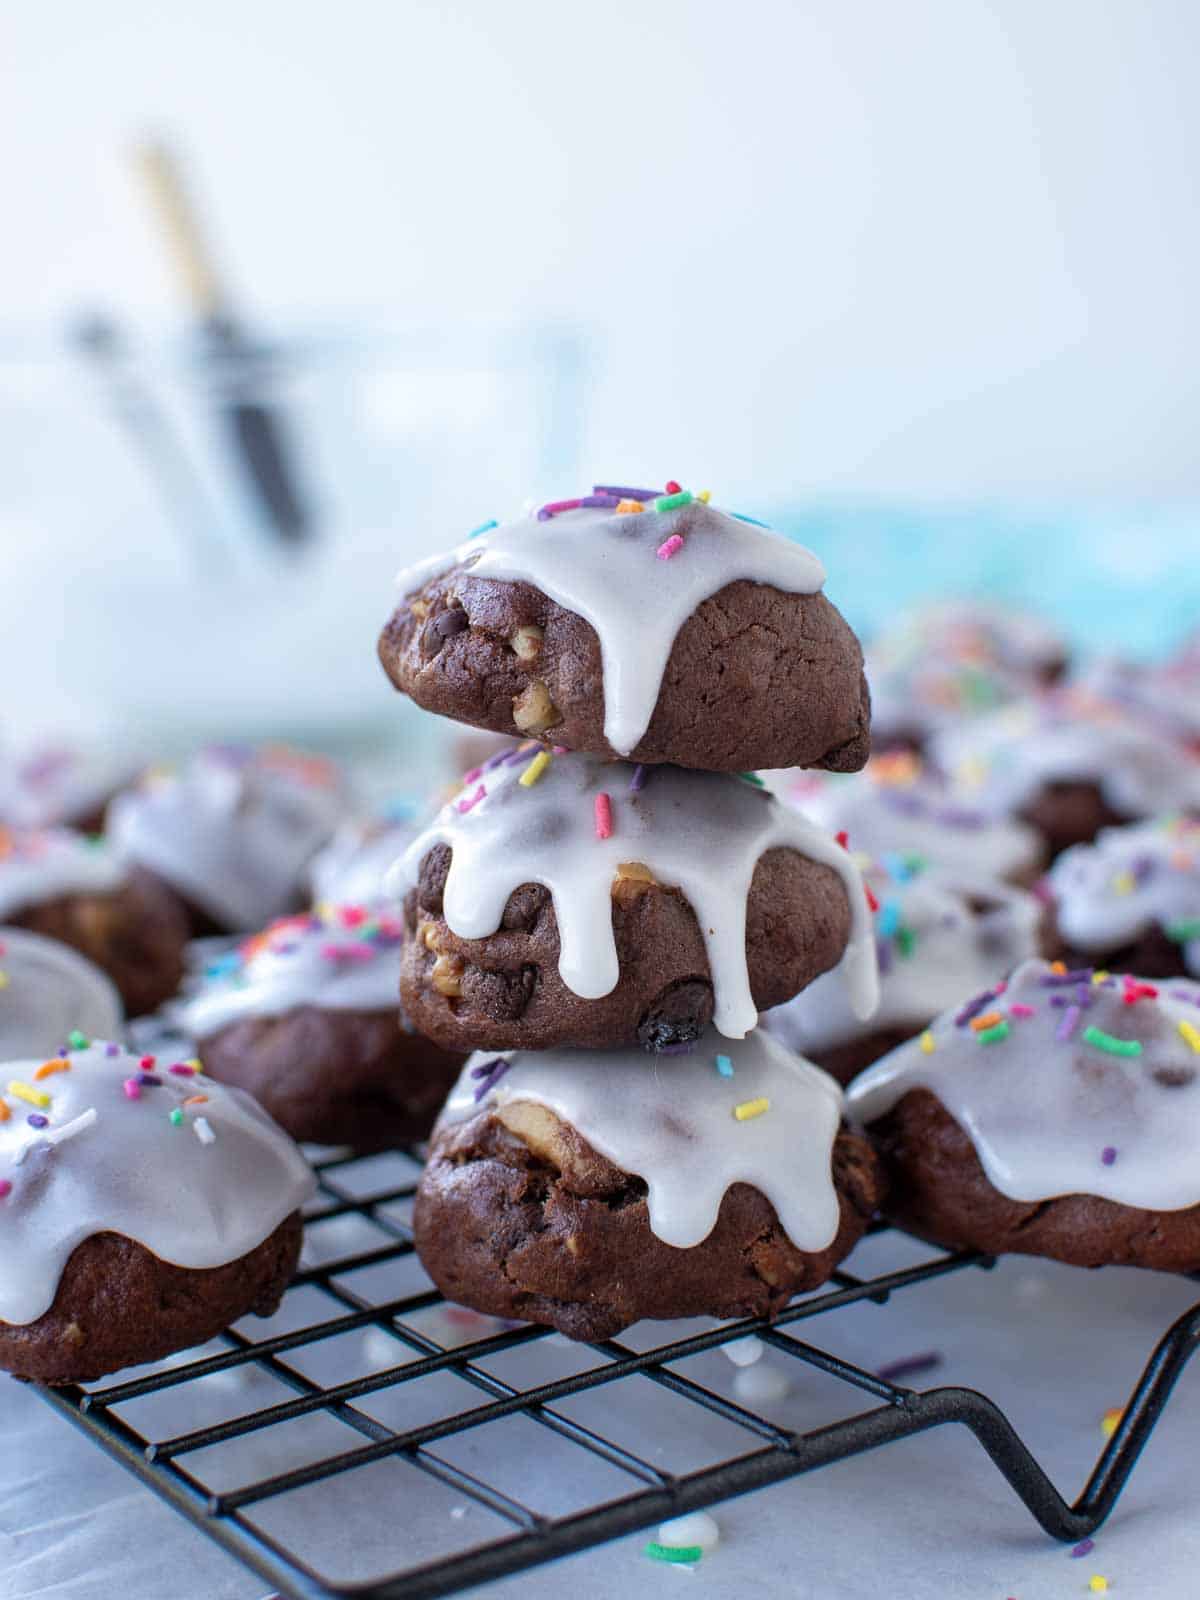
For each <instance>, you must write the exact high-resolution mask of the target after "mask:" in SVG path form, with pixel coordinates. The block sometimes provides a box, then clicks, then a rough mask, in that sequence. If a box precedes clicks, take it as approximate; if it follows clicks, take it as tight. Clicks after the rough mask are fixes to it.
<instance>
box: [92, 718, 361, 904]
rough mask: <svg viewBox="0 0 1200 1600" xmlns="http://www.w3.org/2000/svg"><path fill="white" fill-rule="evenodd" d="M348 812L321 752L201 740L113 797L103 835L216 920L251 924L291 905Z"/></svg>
mask: <svg viewBox="0 0 1200 1600" xmlns="http://www.w3.org/2000/svg"><path fill="white" fill-rule="evenodd" d="M347 808H348V796H347V793H346V787H345V784H344V781H343V779H342V776H341V774H340V772H339V770H338V769H337V767H335V766H334V765H333V764H332V763H331V762H329V761H326V760H324V759H323V758H321V757H319V756H309V755H304V754H302V753H301V752H299V751H296V750H291V749H288V748H286V747H284V746H282V745H262V746H259V747H257V748H252V747H250V746H246V745H209V746H207V747H205V748H204V749H202V750H199V751H197V753H196V754H195V755H194V756H193V757H192V758H191V760H190V761H189V762H188V763H187V764H186V766H184V767H182V768H180V769H179V770H167V771H161V770H156V771H152V772H149V773H147V774H146V775H145V777H144V778H143V779H142V780H141V782H140V783H139V785H138V786H137V787H136V788H134V789H130V790H127V791H126V792H125V793H124V794H120V795H118V796H117V798H116V799H115V800H114V801H113V803H112V805H111V806H110V807H109V812H108V832H109V837H110V838H111V840H112V842H113V845H114V846H115V848H116V849H118V850H119V851H120V852H121V853H122V854H123V855H124V856H125V857H126V858H127V859H128V860H131V861H136V862H137V863H138V864H139V865H141V866H144V867H148V868H149V869H150V870H151V871H152V872H155V873H157V874H158V876H159V877H161V878H164V879H166V881H167V882H168V883H170V884H171V885H172V886H173V887H174V888H175V889H176V890H177V891H178V892H179V893H180V894H181V895H183V896H184V897H185V898H186V899H188V900H190V901H192V903H193V904H195V905H197V906H199V907H200V908H201V909H202V910H204V911H206V912H207V913H208V914H209V915H210V916H212V917H213V918H215V919H216V920H217V921H218V922H220V923H222V924H223V925H224V926H226V927H229V928H233V929H245V930H249V929H252V928H260V927H261V926H262V925H263V924H264V923H265V922H268V921H269V920H270V919H271V918H272V917H273V916H278V915H279V914H280V913H281V912H284V911H287V910H289V909H290V907H291V905H292V904H293V903H294V899H295V896H296V894H297V891H298V890H299V889H300V888H301V887H302V883H303V877H304V871H305V868H306V867H307V865H308V863H309V861H310V860H311V859H312V857H313V855H314V854H315V853H316V851H317V850H319V849H320V847H321V845H323V844H324V843H325V842H326V841H327V840H328V839H329V837H330V835H331V834H332V833H333V830H334V828H335V827H336V826H337V824H338V821H339V820H340V819H341V818H342V817H343V816H344V815H345V814H346V811H347Z"/></svg>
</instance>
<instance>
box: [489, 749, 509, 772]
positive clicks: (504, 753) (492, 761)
mask: <svg viewBox="0 0 1200 1600" xmlns="http://www.w3.org/2000/svg"><path fill="white" fill-rule="evenodd" d="M511 754H512V752H511V751H509V750H497V751H496V754H495V755H494V756H489V757H488V758H487V760H486V761H485V762H484V763H483V770H484V771H485V772H494V771H495V770H496V768H497V767H499V766H502V765H503V763H504V762H506V761H507V760H508V758H509V756H510V755H511Z"/></svg>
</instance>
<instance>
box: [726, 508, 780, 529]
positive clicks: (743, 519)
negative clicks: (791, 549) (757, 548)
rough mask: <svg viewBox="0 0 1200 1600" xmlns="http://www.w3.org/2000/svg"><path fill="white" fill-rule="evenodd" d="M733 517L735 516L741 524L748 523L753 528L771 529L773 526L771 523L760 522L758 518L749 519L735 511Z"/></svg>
mask: <svg viewBox="0 0 1200 1600" xmlns="http://www.w3.org/2000/svg"><path fill="white" fill-rule="evenodd" d="M732 515H733V516H735V517H736V518H737V519H738V521H739V522H748V523H749V524H750V525H751V527H753V528H769V527H770V526H771V524H770V523H769V522H760V521H759V520H758V518H757V517H748V516H746V515H745V514H744V513H743V512H741V511H734V512H733V513H732Z"/></svg>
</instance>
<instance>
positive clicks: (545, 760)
mask: <svg viewBox="0 0 1200 1600" xmlns="http://www.w3.org/2000/svg"><path fill="white" fill-rule="evenodd" d="M550 760H551V757H550V752H549V751H548V750H539V751H538V753H537V755H536V756H534V758H533V760H532V761H531V762H530V763H529V765H528V766H527V767H526V768H525V771H524V772H523V773H522V774H521V776H520V777H519V778H518V779H517V782H518V783H519V784H520V785H521V787H522V789H532V788H533V786H534V784H535V783H536V782H537V781H538V779H539V778H540V777H541V775H542V773H543V772H545V770H546V768H547V767H548V766H549V765H550Z"/></svg>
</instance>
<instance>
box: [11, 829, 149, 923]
mask: <svg viewBox="0 0 1200 1600" xmlns="http://www.w3.org/2000/svg"><path fill="white" fill-rule="evenodd" d="M126 877H127V874H126V870H125V868H124V866H123V865H122V864H121V862H120V860H119V859H118V857H117V855H116V854H115V852H114V851H112V850H111V849H110V848H109V847H108V845H106V844H105V843H104V841H103V840H102V839H99V838H97V837H95V836H94V835H93V834H87V833H76V832H75V831H74V830H73V829H72V828H5V827H0V921H2V920H3V919H4V918H6V917H12V916H16V915H17V913H18V912H21V911H24V910H25V909H26V907H28V906H35V905H44V904H45V902H46V901H47V900H58V899H60V898H61V897H62V896H63V895H72V894H112V893H113V892H114V891H115V890H117V889H119V888H120V887H121V886H122V884H123V883H124V882H125V881H126Z"/></svg>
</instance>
